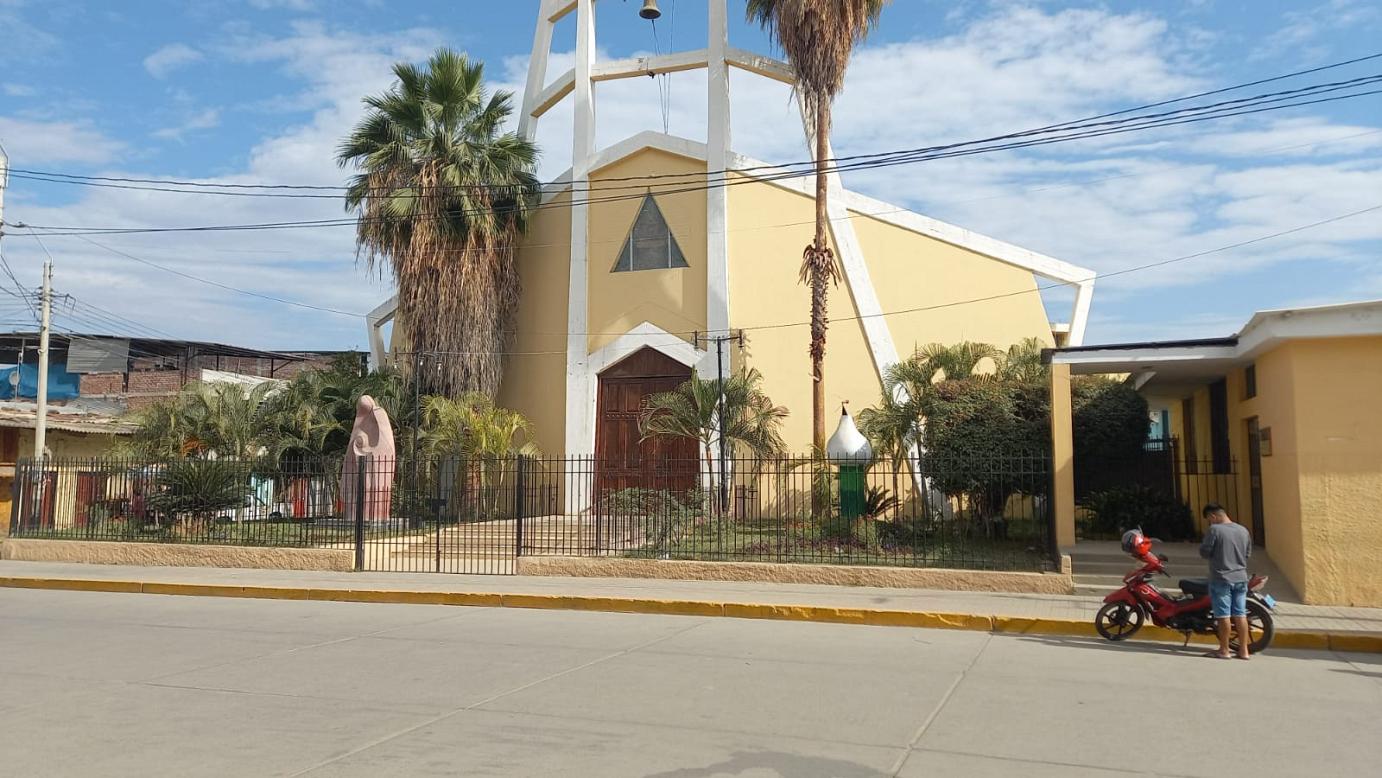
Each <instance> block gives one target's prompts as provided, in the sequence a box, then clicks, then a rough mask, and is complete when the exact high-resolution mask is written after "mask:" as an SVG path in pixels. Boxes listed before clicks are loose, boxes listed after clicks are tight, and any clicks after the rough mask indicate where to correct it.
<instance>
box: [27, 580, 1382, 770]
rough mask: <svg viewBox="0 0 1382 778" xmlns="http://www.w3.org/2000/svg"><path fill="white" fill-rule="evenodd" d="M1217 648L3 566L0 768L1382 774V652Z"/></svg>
mask: <svg viewBox="0 0 1382 778" xmlns="http://www.w3.org/2000/svg"><path fill="white" fill-rule="evenodd" d="M1198 654H1199V651H1198V650H1195V649H1191V650H1188V651H1182V650H1180V649H1179V648H1177V647H1172V646H1165V645H1156V644H1140V645H1128V646H1112V645H1108V644H1103V643H1099V642H1094V641H1087V640H1082V639H1074V638H1050V637H1021V636H994V635H990V634H987V633H979V632H960V631H954V632H952V631H932V630H915V629H900V628H886V627H859V626H842V625H828V624H804V623H791V622H772V621H740V620H735V619H726V618H714V619H698V618H689V617H676V616H648V615H628V614H612V613H580V612H566V611H525V610H517V609H502V610H492V609H478V608H448V607H441V606H409V605H369V604H347V603H317V602H292V601H269V600H236V599H219V598H191V597H168V596H152V595H133V594H104V593H83V592H58V591H26V590H0V668H3V669H0V773H3V774H5V775H22V776H26V777H30V776H88V775H92V776H96V775H99V776H105V775H119V776H123V775H132V776H133V775H139V776H147V775H177V776H199V775H206V776H228V775H247V776H261V775H312V776H381V775H389V776H394V775H397V776H413V775H472V776H500V775H503V776H509V775H516V776H557V775H561V776H602V777H603V776H683V777H685V778H692V777H702V776H754V777H758V776H789V777H791V778H798V777H805V776H844V777H845V778H854V777H856V776H858V777H859V778H863V777H864V776H870V777H872V776H888V775H903V776H937V775H941V776H945V775H958V776H1001V775H1023V776H1077V777H1078V776H1098V775H1110V774H1118V773H1125V774H1142V775H1153V774H1154V775H1195V776H1201V775H1202V776H1216V777H1217V776H1224V775H1244V774H1252V775H1256V776H1268V775H1282V776H1296V775H1305V774H1311V773H1315V772H1317V771H1320V770H1326V771H1327V772H1329V773H1330V774H1339V775H1348V774H1367V773H1370V772H1371V771H1372V770H1373V769H1374V768H1375V766H1376V764H1378V762H1379V761H1382V742H1379V741H1378V740H1377V738H1376V737H1375V734H1376V732H1375V730H1376V726H1377V721H1378V720H1379V716H1382V656H1378V655H1368V654H1331V653H1325V652H1301V651H1280V652H1274V653H1271V654H1268V655H1263V656H1261V657H1258V658H1257V659H1255V660H1254V661H1252V662H1249V663H1242V662H1216V661H1213V660H1208V659H1201V658H1199V656H1198ZM1226 722H1233V725H1234V729H1233V730H1232V731H1231V732H1230V731H1226V730H1225V729H1224V728H1225V724H1226ZM1216 730H1218V731H1217V732H1216ZM1158 744H1172V745H1173V748H1172V749H1171V750H1167V751H1164V752H1160V751H1156V750H1154V749H1155V747H1156V746H1157V745H1158Z"/></svg>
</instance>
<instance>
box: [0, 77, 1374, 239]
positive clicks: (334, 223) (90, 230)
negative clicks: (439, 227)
mask: <svg viewBox="0 0 1382 778" xmlns="http://www.w3.org/2000/svg"><path fill="white" fill-rule="evenodd" d="M1368 78H1369V79H1371V80H1370V81H1368V83H1370V84H1371V83H1382V75H1377V76H1370V77H1368ZM1337 88H1346V87H1337ZM1329 91H1335V90H1334V89H1325V90H1318V91H1316V92H1315V94H1319V93H1325V92H1329ZM1377 94H1382V89H1377V90H1370V91H1365V92H1357V93H1353V94H1347V95H1335V96H1332V97H1324V98H1317V99H1313V100H1296V101H1295V102H1289V103H1286V102H1281V101H1282V100H1290V99H1295V98H1297V97H1300V95H1295V96H1293V97H1290V98H1275V99H1272V100H1266V101H1261V102H1259V103H1254V104H1251V105H1246V106H1245V105H1238V106H1235V107H1232V108H1216V109H1214V110H1213V111H1212V112H1209V113H1202V114H1201V115H1198V116H1191V117H1183V118H1173V119H1161V120H1156V121H1151V122H1147V121H1144V120H1145V119H1146V118H1147V117H1136V118H1134V119H1130V120H1126V121H1128V122H1143V123H1142V124H1132V125H1131V126H1122V127H1112V128H1105V129H1100V130H1097V131H1093V132H1090V131H1086V130H1083V129H1081V130H1079V131H1076V132H1073V133H1070V134H1067V135H1062V136H1056V137H1051V138H1034V139H1029V140H1023V141H1018V142H1014V143H1007V144H1000V145H996V146H986V147H981V148H971V149H964V148H956V147H959V146H964V145H968V144H951V146H949V147H944V148H947V149H950V150H948V151H943V152H938V153H932V154H928V155H919V156H914V157H908V158H898V159H893V160H886V161H878V162H871V163H861V164H857V165H854V166H852V167H847V168H836V170H840V169H847V170H869V169H877V168H883V167H893V166H897V165H907V164H915V163H918V162H926V161H932V160H937V159H949V158H954V157H963V156H972V155H976V154H986V153H992V152H996V151H1010V150H1014V149H1020V148H1030V147H1034V146H1044V145H1050V144H1054V143H1064V142H1068V141H1073V140H1085V139H1089V138H1099V137H1105V136H1110V135H1118V134H1123V133H1127V132H1136V131H1141V130H1145V129H1151V128H1160V127H1170V126H1176V125H1181V124H1195V123H1199V122H1203V121H1213V120H1216V119H1223V118H1228V117H1232V116H1246V115H1250V114H1256V113H1263V112H1267V111H1276V110H1282V109H1285V108H1294V107H1299V106H1304V105H1316V104H1320V103H1327V102H1334V101H1337V100H1347V99H1352V98H1356V97H1367V96H1371V95H1377ZM1228 102H1235V103H1237V102H1241V101H1228ZM1264 103H1277V104H1275V105H1266V106H1265V107H1257V106H1261V105H1263V104H1264ZM1209 108H1211V107H1210V106H1205V107H1203V108H1202V109H1196V110H1206V109H1209ZM937 148H940V147H937ZM806 175H810V173H798V172H794V171H783V172H781V173H775V174H768V175H764V176H758V177H752V178H750V177H742V178H740V179H738V180H728V179H727V180H723V181H718V182H714V183H710V184H705V185H699V184H698V185H693V186H686V187H682V188H678V189H661V190H656V191H654V190H653V189H652V188H651V187H647V188H646V191H643V192H638V193H635V194H629V195H618V196H610V197H592V198H586V199H584V200H578V199H576V198H572V199H571V200H570V201H569V202H565V203H560V202H549V203H544V204H541V205H537V206H533V207H531V208H523V209H524V210H527V211H529V212H534V211H540V210H547V209H553V208H570V207H572V206H574V205H591V204H600V203H610V202H619V201H624V200H632V199H642V198H643V197H646V196H649V195H673V194H683V193H688V192H700V191H706V190H708V189H712V188H722V187H730V186H740V185H743V184H752V183H760V182H763V181H776V180H781V179H786V178H801V177H804V176H806ZM592 191H595V190H592ZM520 208H521V207H520V206H514V207H509V208H491V209H475V210H471V211H465V210H462V211H457V212H455V215H457V216H463V215H467V214H470V213H505V212H513V211H517V210H520ZM394 220H402V219H401V218H400V219H395V218H394V217H367V216H358V217H349V218H337V219H317V220H298V221H288V222H264V223H253V224H229V225H202V226H194V227H82V226H57V225H29V224H25V223H22V222H16V223H15V224H14V226H17V227H25V228H28V229H31V230H34V229H43V230H46V232H42V233H34V234H35V235H44V236H57V235H129V234H154V233H165V232H240V231H261V230H279V229H308V228H320V227H346V226H357V225H359V224H362V223H371V222H384V221H394Z"/></svg>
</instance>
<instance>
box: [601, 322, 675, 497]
mask: <svg viewBox="0 0 1382 778" xmlns="http://www.w3.org/2000/svg"><path fill="white" fill-rule="evenodd" d="M690 378H691V368H690V367H688V366H686V365H684V364H682V363H680V362H678V361H677V360H675V359H672V358H671V357H669V356H667V355H666V354H663V353H662V352H660V351H658V350H657V349H654V348H652V347H644V348H641V349H639V350H638V351H635V352H634V353H632V354H630V355H629V356H627V357H624V358H623V359H621V360H619V361H618V362H615V363H614V364H613V365H610V366H609V367H608V368H606V369H605V370H603V371H602V372H601V373H600V374H599V379H598V381H599V385H598V386H599V388H598V390H597V392H596V408H595V473H596V475H595V484H596V498H597V500H603V499H604V498H605V497H607V496H608V495H610V494H612V493H614V492H617V491H621V490H624V489H654V490H658V491H672V492H678V493H685V492H689V491H691V490H692V489H694V488H695V487H696V476H697V474H698V472H699V449H698V446H697V443H696V441H695V440H692V439H690V438H660V439H650V440H643V434H642V431H641V429H640V427H639V419H640V417H641V416H642V413H643V410H644V408H646V407H647V403H648V399H649V398H650V397H652V396H653V395H655V394H659V393H661V392H670V391H672V390H674V389H676V388H677V387H679V386H681V385H682V384H683V383H685V382H686V381H688V380H689V379H690Z"/></svg>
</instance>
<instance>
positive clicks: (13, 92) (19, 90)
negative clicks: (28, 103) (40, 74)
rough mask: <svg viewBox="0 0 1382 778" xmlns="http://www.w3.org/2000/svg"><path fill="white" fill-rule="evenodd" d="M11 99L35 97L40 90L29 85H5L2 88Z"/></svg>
mask: <svg viewBox="0 0 1382 778" xmlns="http://www.w3.org/2000/svg"><path fill="white" fill-rule="evenodd" d="M0 89H2V90H3V91H4V93H5V94H6V95H7V96H9V97H33V96H34V95H36V94H38V90H37V89H34V88H33V87H31V86H29V85H27V84H5V85H4V86H3V87H0Z"/></svg>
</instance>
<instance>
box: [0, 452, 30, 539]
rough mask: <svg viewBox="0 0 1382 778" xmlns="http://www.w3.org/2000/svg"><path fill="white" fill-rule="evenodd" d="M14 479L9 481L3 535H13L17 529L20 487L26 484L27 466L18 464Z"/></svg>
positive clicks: (21, 492) (27, 476) (21, 490)
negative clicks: (8, 502)
mask: <svg viewBox="0 0 1382 778" xmlns="http://www.w3.org/2000/svg"><path fill="white" fill-rule="evenodd" d="M14 475H15V477H14V479H13V480H12V481H10V517H9V524H8V525H7V526H6V527H5V532H4V533H3V534H5V535H13V534H15V532H16V531H17V530H18V529H19V500H20V496H21V495H22V494H23V493H24V491H23V489H22V486H23V485H24V484H26V483H28V478H29V466H28V465H27V464H24V463H22V462H21V463H19V464H17V465H16V466H15V473H14Z"/></svg>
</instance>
